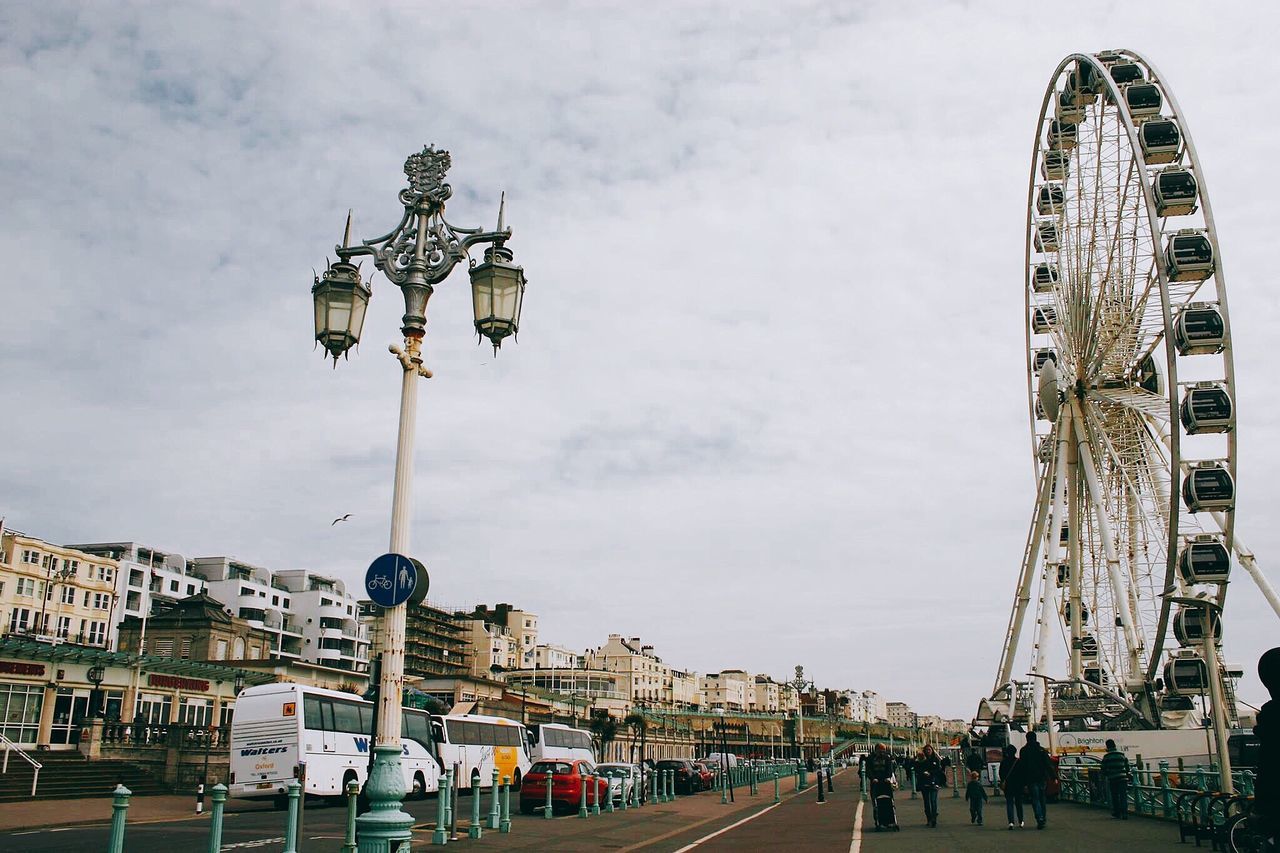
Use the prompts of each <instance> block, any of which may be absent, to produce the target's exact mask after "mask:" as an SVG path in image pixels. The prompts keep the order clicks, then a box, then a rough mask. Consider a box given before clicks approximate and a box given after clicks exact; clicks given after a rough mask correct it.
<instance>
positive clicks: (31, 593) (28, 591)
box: [18, 578, 36, 598]
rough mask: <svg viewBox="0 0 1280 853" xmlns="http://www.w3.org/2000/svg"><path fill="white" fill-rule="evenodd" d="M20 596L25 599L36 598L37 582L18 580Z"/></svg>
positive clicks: (29, 579) (26, 579) (25, 579)
mask: <svg viewBox="0 0 1280 853" xmlns="http://www.w3.org/2000/svg"><path fill="white" fill-rule="evenodd" d="M18 595H20V596H22V597H23V598H35V595H36V582H35V581H34V580H32V579H31V578H18Z"/></svg>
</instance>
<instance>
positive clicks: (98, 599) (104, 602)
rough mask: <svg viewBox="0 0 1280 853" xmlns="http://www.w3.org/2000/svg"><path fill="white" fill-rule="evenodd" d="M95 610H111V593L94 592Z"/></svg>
mask: <svg viewBox="0 0 1280 853" xmlns="http://www.w3.org/2000/svg"><path fill="white" fill-rule="evenodd" d="M93 609H94V610H110V609H111V593H109V592H95V593H94V594H93Z"/></svg>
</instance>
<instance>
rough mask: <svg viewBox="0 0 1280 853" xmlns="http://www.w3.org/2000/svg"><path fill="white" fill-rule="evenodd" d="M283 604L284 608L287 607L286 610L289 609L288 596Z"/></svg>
mask: <svg viewBox="0 0 1280 853" xmlns="http://www.w3.org/2000/svg"><path fill="white" fill-rule="evenodd" d="M282 606H283V607H284V609H285V610H288V609H289V599H287V598H286V599H285V600H284V603H283V605H282Z"/></svg>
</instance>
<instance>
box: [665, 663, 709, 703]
mask: <svg viewBox="0 0 1280 853" xmlns="http://www.w3.org/2000/svg"><path fill="white" fill-rule="evenodd" d="M701 682H702V680H701V679H700V678H698V673H696V672H693V671H692V670H679V669H673V670H671V705H672V707H675V708H683V709H685V710H691V711H696V710H698V709H699V708H702V707H703V706H704V705H706V696H705V694H703V692H702V683H701Z"/></svg>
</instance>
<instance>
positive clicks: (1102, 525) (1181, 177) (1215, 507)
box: [992, 50, 1275, 726]
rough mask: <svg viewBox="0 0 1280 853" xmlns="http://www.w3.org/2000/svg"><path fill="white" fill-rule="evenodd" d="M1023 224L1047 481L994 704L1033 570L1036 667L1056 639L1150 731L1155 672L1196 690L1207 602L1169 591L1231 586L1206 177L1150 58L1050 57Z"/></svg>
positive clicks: (1229, 449) (1217, 253) (1219, 322)
mask: <svg viewBox="0 0 1280 853" xmlns="http://www.w3.org/2000/svg"><path fill="white" fill-rule="evenodd" d="M1026 228H1027V237H1026V259H1025V264H1024V269H1025V270H1026V284H1025V294H1026V312H1025V316H1026V320H1025V323H1026V341H1027V377H1028V378H1027V382H1028V384H1027V388H1028V407H1029V416H1030V423H1031V434H1032V461H1033V465H1034V470H1035V474H1036V477H1037V480H1038V482H1039V484H1040V488H1039V489H1038V497H1037V501H1036V506H1035V512H1034V514H1033V523H1032V530H1031V534H1030V536H1029V537H1028V544H1027V548H1026V552H1025V554H1024V561H1023V566H1022V570H1021V574H1020V577H1019V586H1018V595H1017V598H1016V600H1015V604H1014V609H1013V614H1012V616H1011V618H1010V624H1009V631H1008V634H1007V635H1006V642H1005V649H1004V655H1003V657H1002V660H1001V666H1000V671H999V674H998V676H997V681H996V685H995V689H994V690H993V693H992V695H993V696H995V695H997V693H998V692H999V691H1000V690H1002V689H1006V688H1007V689H1008V691H1009V693H1008V695H1009V696H1010V697H1012V696H1014V695H1016V693H1017V691H1016V689H1015V688H1014V687H1011V686H1010V685H1011V684H1012V682H1011V677H1012V675H1013V658H1014V656H1015V654H1016V651H1017V645H1018V637H1019V634H1020V633H1021V629H1022V625H1023V621H1024V617H1025V615H1026V612H1027V610H1028V608H1029V605H1030V601H1031V599H1032V596H1031V592H1032V591H1033V589H1034V588H1035V585H1036V583H1037V581H1038V582H1039V588H1040V593H1041V594H1040V598H1039V608H1038V611H1037V618H1036V623H1037V627H1038V631H1037V638H1036V641H1035V647H1034V652H1033V657H1034V659H1035V660H1034V666H1035V668H1036V671H1037V672H1038V673H1039V672H1044V671H1045V670H1046V669H1047V664H1046V659H1045V658H1046V655H1047V653H1048V647H1049V646H1050V645H1052V643H1053V636H1054V633H1055V631H1056V632H1057V633H1058V634H1059V635H1060V636H1061V637H1062V640H1063V645H1064V647H1065V648H1064V650H1065V652H1066V657H1067V662H1066V663H1067V669H1068V670H1069V680H1071V681H1073V682H1077V683H1081V684H1085V683H1089V684H1095V685H1099V686H1103V685H1106V686H1108V687H1109V689H1110V690H1112V691H1114V693H1112V694H1111V695H1112V696H1118V697H1122V698H1123V697H1127V699H1126V702H1130V703H1132V705H1131V707H1132V709H1133V713H1130V714H1129V717H1136V718H1137V719H1135V720H1131V722H1133V723H1134V724H1138V725H1146V726H1159V725H1160V724H1161V720H1160V710H1161V707H1162V705H1161V701H1162V699H1163V697H1162V695H1161V691H1162V690H1163V689H1164V685H1165V682H1166V681H1167V679H1162V678H1160V676H1161V674H1162V673H1164V672H1166V671H1167V672H1170V673H1171V672H1173V671H1174V670H1177V672H1178V674H1179V676H1180V678H1181V680H1180V681H1179V682H1178V683H1179V684H1181V685H1184V686H1185V685H1186V684H1188V683H1190V680H1191V679H1190V676H1189V675H1188V673H1190V672H1191V671H1192V670H1194V669H1195V667H1194V665H1193V664H1190V663H1187V660H1189V659H1190V658H1192V657H1194V656H1195V655H1196V654H1202V649H1203V646H1204V642H1203V641H1204V628H1203V624H1202V623H1201V622H1198V621H1196V620H1198V619H1200V618H1201V616H1200V611H1184V610H1179V609H1177V607H1176V605H1175V603H1174V602H1175V601H1176V600H1181V599H1182V598H1184V597H1186V596H1197V597H1199V598H1203V599H1207V600H1211V601H1213V602H1214V603H1215V604H1216V606H1218V607H1221V605H1222V603H1223V601H1224V599H1225V596H1226V591H1227V580H1228V577H1229V574H1230V565H1231V561H1230V556H1229V555H1230V552H1231V551H1232V550H1233V548H1235V542H1234V508H1235V498H1236V489H1235V481H1236V438H1237V431H1236V424H1237V413H1236V398H1235V372H1234V366H1233V362H1232V347H1231V333H1230V328H1231V327H1230V321H1229V315H1228V309H1227V291H1226V284H1225V278H1224V274H1223V263H1222V252H1221V250H1220V247H1219V245H1218V239H1217V233H1216V229H1215V227H1214V221H1213V214H1212V208H1211V206H1210V204H1209V198H1208V195H1207V192H1206V189H1205V180H1204V173H1203V170H1202V168H1201V164H1200V161H1199V159H1198V158H1197V156H1196V150H1195V146H1194V144H1193V142H1192V139H1191V136H1190V133H1189V132H1188V130H1187V121H1186V117H1185V116H1184V115H1183V114H1182V112H1181V109H1180V107H1179V106H1178V102H1177V99H1176V98H1175V97H1174V95H1173V93H1172V92H1171V91H1170V89H1169V87H1168V84H1167V82H1166V81H1165V79H1164V78H1163V77H1162V75H1161V74H1160V73H1159V72H1158V71H1157V70H1156V69H1155V67H1154V66H1152V64H1151V63H1150V62H1149V61H1147V60H1146V59H1145V58H1143V57H1142V56H1140V55H1138V54H1136V53H1134V52H1132V51H1124V50H1120V51H1107V52H1103V53H1098V54H1073V55H1071V56H1068V57H1067V58H1066V59H1064V60H1063V61H1062V62H1061V63H1060V64H1059V65H1058V68H1057V70H1056V71H1055V72H1054V75H1053V77H1052V79H1051V81H1050V84H1049V86H1048V88H1047V91H1046V93H1045V97H1044V101H1043V103H1042V106H1041V110H1040V118H1039V122H1038V124H1037V131H1036V137H1035V147H1034V151H1033V155H1032V162H1031V181H1030V185H1029V188H1028V200H1027V218H1026ZM1237 550H1239V549H1238V548H1237ZM1224 555H1226V558H1225V560H1224ZM1251 559H1252V558H1251V556H1250V561H1251ZM1247 568H1249V569H1250V573H1251V574H1255V567H1254V566H1253V565H1252V564H1251V563H1250V564H1249V565H1247ZM1255 579H1258V580H1259V584H1260V585H1262V586H1263V588H1264V593H1267V594H1268V595H1269V600H1271V601H1272V603H1273V606H1274V604H1275V600H1274V592H1270V591H1269V589H1268V588H1267V587H1266V585H1265V581H1263V580H1261V575H1260V573H1257V574H1255ZM1090 614H1091V617H1090ZM1214 636H1215V637H1218V638H1220V636H1221V624H1220V623H1219V624H1216V625H1215V627H1214ZM1175 644H1176V645H1180V646H1183V648H1181V649H1179V648H1175ZM1202 663H1203V661H1202ZM1043 695H1044V691H1043V690H1042V689H1038V690H1037V692H1036V694H1035V698H1034V700H1033V702H1032V705H1033V706H1036V707H1033V708H1031V709H1028V710H1029V711H1031V712H1032V713H1036V712H1038V706H1039V703H1040V702H1041V701H1042V699H1043ZM1011 704H1012V699H1011ZM1166 707H1167V706H1166ZM1033 719H1036V717H1033Z"/></svg>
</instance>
